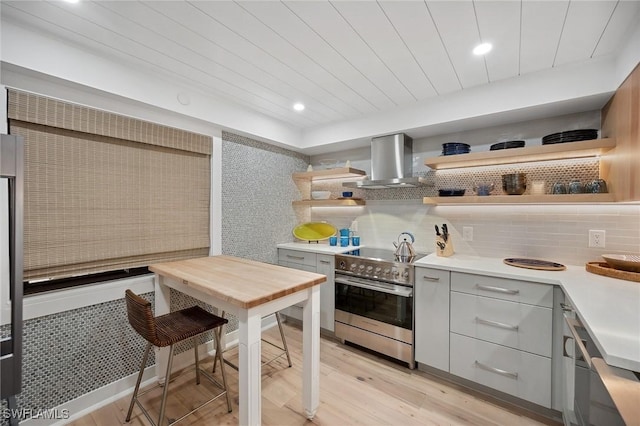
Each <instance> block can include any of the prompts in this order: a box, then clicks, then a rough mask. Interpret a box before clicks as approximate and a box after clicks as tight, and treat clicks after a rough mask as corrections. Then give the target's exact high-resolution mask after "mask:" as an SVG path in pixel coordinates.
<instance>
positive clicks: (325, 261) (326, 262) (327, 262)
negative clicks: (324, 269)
mask: <svg viewBox="0 0 640 426" xmlns="http://www.w3.org/2000/svg"><path fill="white" fill-rule="evenodd" d="M320 263H324V264H325V265H328V264H330V263H331V262H329V261H328V260H321V261H320Z"/></svg>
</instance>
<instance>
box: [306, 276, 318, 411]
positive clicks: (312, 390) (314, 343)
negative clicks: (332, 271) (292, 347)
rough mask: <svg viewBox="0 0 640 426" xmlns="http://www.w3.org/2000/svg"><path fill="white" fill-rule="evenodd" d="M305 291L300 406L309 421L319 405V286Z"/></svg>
mask: <svg viewBox="0 0 640 426" xmlns="http://www.w3.org/2000/svg"><path fill="white" fill-rule="evenodd" d="M307 291H308V292H309V298H308V299H307V300H306V301H305V303H304V308H303V310H302V321H303V322H302V356H303V360H302V406H303V407H304V413H305V415H306V416H307V418H308V419H309V420H311V419H313V416H315V415H316V411H317V410H318V405H319V403H320V286H319V285H316V286H313V287H311V288H309V290H307Z"/></svg>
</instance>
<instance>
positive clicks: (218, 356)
mask: <svg viewBox="0 0 640 426" xmlns="http://www.w3.org/2000/svg"><path fill="white" fill-rule="evenodd" d="M218 329H219V330H220V334H222V326H220V327H218ZM214 335H215V336H216V337H214V338H215V341H216V356H215V358H214V361H213V362H214V364H213V367H214V368H215V360H216V359H218V360H219V361H220V372H221V373H222V386H223V387H224V391H225V392H226V397H227V410H228V412H229V413H230V412H231V395H229V387H228V385H227V374H226V373H225V372H224V360H223V359H222V345H221V344H220V339H219V338H218V337H217V336H218V335H219V334H216V332H215V330H214Z"/></svg>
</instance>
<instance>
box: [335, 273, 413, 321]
mask: <svg viewBox="0 0 640 426" xmlns="http://www.w3.org/2000/svg"><path fill="white" fill-rule="evenodd" d="M335 288H336V299H335V307H336V310H339V311H344V312H346V313H349V314H354V315H359V316H361V317H365V318H369V319H372V320H376V321H380V322H383V323H386V324H391V325H393V326H396V327H401V328H404V329H407V330H412V329H413V327H412V325H413V287H407V286H403V285H397V284H391V283H387V282H383V281H375V280H369V279H363V278H358V277H352V276H349V275H344V274H340V273H336V276H335Z"/></svg>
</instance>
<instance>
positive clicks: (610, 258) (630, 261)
mask: <svg viewBox="0 0 640 426" xmlns="http://www.w3.org/2000/svg"><path fill="white" fill-rule="evenodd" d="M602 258H603V259H604V260H605V261H606V262H607V264H608V265H609V266H611V267H612V268H614V269H620V270H622V271H629V272H640V255H639V254H603V255H602Z"/></svg>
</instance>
